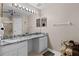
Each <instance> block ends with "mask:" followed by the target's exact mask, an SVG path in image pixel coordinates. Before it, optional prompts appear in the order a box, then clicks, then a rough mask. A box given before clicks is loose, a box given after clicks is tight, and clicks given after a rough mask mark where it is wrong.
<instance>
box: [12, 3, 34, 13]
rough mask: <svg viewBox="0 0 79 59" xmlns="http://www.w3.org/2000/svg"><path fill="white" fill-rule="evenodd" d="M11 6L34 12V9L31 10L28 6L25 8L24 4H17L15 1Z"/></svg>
mask: <svg viewBox="0 0 79 59" xmlns="http://www.w3.org/2000/svg"><path fill="white" fill-rule="evenodd" d="M12 6H14V7H16V8H19V9H21V10H26V11H28V12H31V13H35V10H31V9H29V8H25V7H24V6H21V5H18V4H16V3H13V4H12Z"/></svg>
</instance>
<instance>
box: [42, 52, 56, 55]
mask: <svg viewBox="0 0 79 59" xmlns="http://www.w3.org/2000/svg"><path fill="white" fill-rule="evenodd" d="M54 55H55V54H54V53H52V52H50V51H46V52H45V53H43V56H54Z"/></svg>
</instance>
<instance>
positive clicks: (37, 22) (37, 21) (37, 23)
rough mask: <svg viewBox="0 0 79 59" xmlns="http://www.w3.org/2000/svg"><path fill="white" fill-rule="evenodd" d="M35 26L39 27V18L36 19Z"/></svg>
mask: <svg viewBox="0 0 79 59" xmlns="http://www.w3.org/2000/svg"><path fill="white" fill-rule="evenodd" d="M36 27H40V18H38V19H36Z"/></svg>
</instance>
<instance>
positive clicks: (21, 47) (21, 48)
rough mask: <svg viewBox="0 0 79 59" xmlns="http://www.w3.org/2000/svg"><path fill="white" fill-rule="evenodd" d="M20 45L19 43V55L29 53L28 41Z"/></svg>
mask: <svg viewBox="0 0 79 59" xmlns="http://www.w3.org/2000/svg"><path fill="white" fill-rule="evenodd" d="M18 45H19V46H18V56H27V55H28V48H27V41H24V42H20V43H19V44H18Z"/></svg>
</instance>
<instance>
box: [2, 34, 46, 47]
mask: <svg viewBox="0 0 79 59" xmlns="http://www.w3.org/2000/svg"><path fill="white" fill-rule="evenodd" d="M44 36H46V35H44V34H38V35H37V34H34V35H26V36H18V37H14V38H9V39H3V40H0V46H4V45H9V44H13V43H18V42H22V41H26V40H30V39H33V38H40V37H44Z"/></svg>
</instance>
